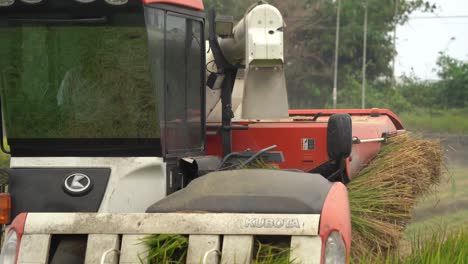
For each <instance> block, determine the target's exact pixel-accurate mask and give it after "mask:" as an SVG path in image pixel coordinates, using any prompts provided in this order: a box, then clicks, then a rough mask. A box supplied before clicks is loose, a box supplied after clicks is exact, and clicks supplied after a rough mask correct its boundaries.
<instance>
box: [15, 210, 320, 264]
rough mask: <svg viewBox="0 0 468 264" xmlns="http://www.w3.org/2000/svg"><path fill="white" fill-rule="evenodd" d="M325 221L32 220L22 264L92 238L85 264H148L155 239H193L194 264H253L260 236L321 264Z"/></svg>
mask: <svg viewBox="0 0 468 264" xmlns="http://www.w3.org/2000/svg"><path fill="white" fill-rule="evenodd" d="M319 219H320V216H319V215H278V214H212V213H206V214H202V213H171V214H82V213H76V214H75V213H72V214H66V213H65V214H28V217H27V220H26V225H25V229H24V231H25V232H24V235H23V238H22V240H21V245H20V255H19V261H18V263H20V264H23V263H28V264H32V263H43V264H45V263H48V257H49V256H48V254H49V247H50V241H51V236H52V235H55V234H88V242H87V248H86V257H85V263H86V264H88V263H89V264H91V263H93V264H94V263H106V264H107V263H109V264H110V263H112V264H117V263H121V264H130V263H132V264H133V263H134V264H137V263H140V259H145V257H146V255H145V254H146V252H147V249H146V248H145V247H144V245H143V244H142V243H141V239H142V238H143V237H145V236H147V235H150V234H183V235H188V236H189V246H188V254H187V261H186V263H188V264H201V263H210V264H211V263H214V264H218V263H251V261H252V251H253V245H254V236H256V235H275V236H276V235H287V236H291V260H294V263H320V255H321V249H322V243H321V238H320V237H319V236H318V235H317V234H318V226H319Z"/></svg>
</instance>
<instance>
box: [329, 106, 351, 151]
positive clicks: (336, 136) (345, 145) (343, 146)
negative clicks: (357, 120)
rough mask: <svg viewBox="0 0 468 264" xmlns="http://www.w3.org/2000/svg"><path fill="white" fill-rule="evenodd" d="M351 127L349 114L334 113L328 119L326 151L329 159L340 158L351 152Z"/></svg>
mask: <svg viewBox="0 0 468 264" xmlns="http://www.w3.org/2000/svg"><path fill="white" fill-rule="evenodd" d="M352 145H353V127H352V121H351V116H350V115H348V114H334V115H332V116H331V117H330V119H329V120H328V127H327V151H328V157H329V158H330V160H342V159H345V158H347V157H349V155H350V154H351V147H352Z"/></svg>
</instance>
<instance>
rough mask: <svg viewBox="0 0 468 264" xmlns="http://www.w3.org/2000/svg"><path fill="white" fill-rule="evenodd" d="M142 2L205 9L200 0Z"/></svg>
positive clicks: (145, 0) (149, 0)
mask: <svg viewBox="0 0 468 264" xmlns="http://www.w3.org/2000/svg"><path fill="white" fill-rule="evenodd" d="M143 3H144V4H152V3H161V4H171V5H178V6H184V7H188V8H192V9H195V10H198V11H203V10H205V7H204V6H203V1H202V0H143Z"/></svg>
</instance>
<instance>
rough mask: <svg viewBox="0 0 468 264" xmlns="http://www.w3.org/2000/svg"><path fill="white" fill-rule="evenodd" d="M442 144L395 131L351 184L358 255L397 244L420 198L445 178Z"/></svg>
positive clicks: (355, 255)
mask: <svg viewBox="0 0 468 264" xmlns="http://www.w3.org/2000/svg"><path fill="white" fill-rule="evenodd" d="M441 167H442V151H441V147H440V143H439V142H437V141H430V140H424V139H420V138H418V137H416V136H412V135H410V134H408V133H405V134H401V135H398V136H394V137H392V138H390V139H389V140H388V142H387V143H385V144H384V145H383V147H382V149H381V151H380V153H379V154H378V156H377V157H376V158H375V159H374V160H372V161H371V162H370V163H369V164H368V165H367V166H366V167H365V168H364V169H363V170H362V171H361V173H360V175H359V176H358V177H356V178H355V179H353V181H352V182H351V183H350V184H349V185H348V190H349V200H350V207H351V222H352V246H351V247H352V250H351V254H352V257H353V258H354V259H359V258H360V257H362V256H368V255H369V252H371V253H372V254H375V255H382V254H385V253H386V252H391V251H392V250H394V249H396V248H397V247H398V243H399V241H400V239H401V237H402V233H403V230H404V228H405V227H406V225H407V224H408V223H409V221H410V219H411V212H412V210H413V208H414V205H415V203H416V198H417V197H418V196H420V195H422V194H425V193H427V192H430V191H431V190H433V188H434V187H435V186H436V185H437V184H438V183H439V181H440V179H441V171H442V170H441Z"/></svg>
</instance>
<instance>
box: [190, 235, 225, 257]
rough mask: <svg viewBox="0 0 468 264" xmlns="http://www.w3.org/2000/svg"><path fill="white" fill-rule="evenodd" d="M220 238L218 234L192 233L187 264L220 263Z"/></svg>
mask: <svg viewBox="0 0 468 264" xmlns="http://www.w3.org/2000/svg"><path fill="white" fill-rule="evenodd" d="M219 249H220V238H219V236H218V235H190V236H189V247H188V252H187V261H186V263H187V264H200V263H202V264H217V263H219V253H220V252H219Z"/></svg>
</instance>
